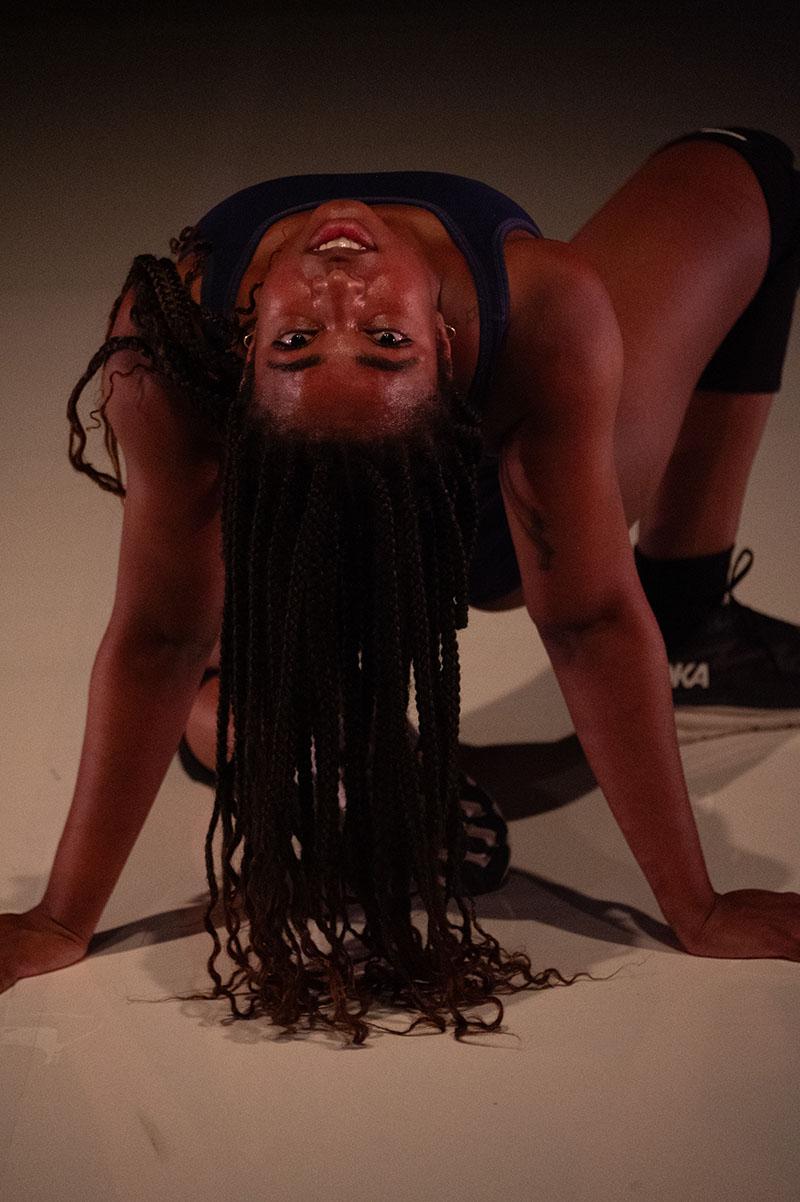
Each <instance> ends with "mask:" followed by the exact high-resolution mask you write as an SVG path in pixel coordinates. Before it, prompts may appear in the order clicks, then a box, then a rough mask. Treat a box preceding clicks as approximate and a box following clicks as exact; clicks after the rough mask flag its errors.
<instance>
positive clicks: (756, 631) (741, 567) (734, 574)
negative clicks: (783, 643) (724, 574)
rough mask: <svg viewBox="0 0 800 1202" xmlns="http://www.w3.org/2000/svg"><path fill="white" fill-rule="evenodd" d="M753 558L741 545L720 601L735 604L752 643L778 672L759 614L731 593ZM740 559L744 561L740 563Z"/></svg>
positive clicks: (742, 577) (779, 670) (747, 570)
mask: <svg viewBox="0 0 800 1202" xmlns="http://www.w3.org/2000/svg"><path fill="white" fill-rule="evenodd" d="M754 559H755V556H754V555H753V552H752V551H751V550H750V548H749V547H743V548H742V550H741V551H740V552H739V554H738V555H737V556H736V559H735V560H734V562H733V565H732V566H731V571H730V577H729V579H728V583H727V584H726V585H725V591H724V592H723V594H722V602H723V604H724V603H725V602H726V601H727V604H728V605H733V606H735V608H736V611H737V614H738V616H739V618H740V619H741V621H742V622H743V624H744V627H745V630H746V631H747V634H748V636H749V637H750V638H751V639H752V641H753V642H754V643H758V644H759V646H761V647H763V648H764V650H765V651H766V652H767V655H768V656H769V658H770V659H771V661H772V664H773V666H774V667H775V669H776V671H777V672H778V673H780V672H781V671H782V668H781V665H780V663H779V661H778V657H777V655H776V654H775V651H774V648H773V646H772V642H771V640H769V639H768V638H766V637H765V635H764V630H763V624H762V623H760V622H759V620H758V619H759V614H758V613H757V611H756V610H754V609H752V608H751V607H750V606H749V605H742V603H741V601H737V600H736V598H735V597H734V595H733V590H734V589H735V588H736V585H737V584H739V583H740V582H741V581H742V580H744V578H745V576H746V575H747V573H748V572H749V571H750V569H751V567H752V566H753V560H754ZM742 560H744V561H745V562H744V563H742Z"/></svg>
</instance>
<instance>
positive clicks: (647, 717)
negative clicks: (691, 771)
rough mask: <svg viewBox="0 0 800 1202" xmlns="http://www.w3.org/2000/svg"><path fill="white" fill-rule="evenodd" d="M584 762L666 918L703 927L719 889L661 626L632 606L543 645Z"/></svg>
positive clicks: (636, 604)
mask: <svg viewBox="0 0 800 1202" xmlns="http://www.w3.org/2000/svg"><path fill="white" fill-rule="evenodd" d="M545 646H546V649H547V651H548V654H549V655H550V659H551V662H552V664H553V669H554V671H555V673H556V676H557V678H558V681H559V684H560V686H561V690H562V692H563V694H564V699H565V701H566V703H567V706H568V708H569V711H570V714H571V715H572V719H573V721H574V723H575V730H576V732H577V734H578V737H579V739H580V741H581V745H582V747H583V750H584V752H585V754H586V758H587V760H588V761H589V764H590V766H591V768H592V771H593V772H594V775H595V777H596V779H597V782H598V784H599V785H600V788H601V789H602V791H603V794H604V796H605V798H606V801H607V802H608V804H609V806H610V808H611V811H612V813H613V814H614V817H615V818H616V820H617V822H618V823H619V826H620V828H621V830H622V833H623V835H624V836H625V839H626V840H627V843H628V846H629V847H630V849H631V851H632V852H633V854H634V856H635V858H636V860H637V862H638V864H639V866H640V868H641V869H642V872H643V873H644V875H645V877H646V878H647V881H648V883H649V884H650V887H651V889H652V890H653V893H654V894H655V896H656V899H657V901H658V904H659V906H660V907H661V910H662V912H663V914H664V917H665V918H666V920H667V922H669V923H670V925H671V926H672V927H673V928H675V929H676V930H677V931H678V932H679V931H680V929H681V927H684V928H687V927H691V926H692V925H693V924H694V923H695V922H698V921H702V919H703V917H704V916H705V914H707V913H708V911H709V910H710V909H711V907H712V905H713V901H714V891H713V889H712V886H711V882H710V880H709V877H708V872H707V870H706V866H705V861H704V859H703V852H702V848H701V846H700V839H699V835H698V832H697V826H696V824H695V820H694V815H693V813H692V808H691V803H690V801H689V796H688V792H687V788H686V781H685V778H684V773H683V766H682V763H681V758H680V753H679V749H678V740H677V735H676V732H675V718H674V712H673V707H672V693H671V688H670V681H669V672H668V667H667V659H666V653H665V651H664V646H663V642H662V640H661V637H660V634H659V630H658V626H657V624H656V622H655V619H654V618H653V616H652V614H651V613H650V611H649V609H648V608H647V606H646V604H644V603H640V602H639V601H638V599H634V600H631V601H630V603H628V604H627V605H626V606H624V607H623V608H622V609H620V610H618V611H617V612H616V613H615V614H614V616H613V617H610V618H609V620H608V621H605V622H602V623H596V624H594V625H592V626H590V627H588V628H587V629H586V630H583V631H581V632H579V633H573V634H571V635H570V634H568V633H565V634H564V635H563V636H561V637H557V638H556V637H550V638H548V639H547V640H545Z"/></svg>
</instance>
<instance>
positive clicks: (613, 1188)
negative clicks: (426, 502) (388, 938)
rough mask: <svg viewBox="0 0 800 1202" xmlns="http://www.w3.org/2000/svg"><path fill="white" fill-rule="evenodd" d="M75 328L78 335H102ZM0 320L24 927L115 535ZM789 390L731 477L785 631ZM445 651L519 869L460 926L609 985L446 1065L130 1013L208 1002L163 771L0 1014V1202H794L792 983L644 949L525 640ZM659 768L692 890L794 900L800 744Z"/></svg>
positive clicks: (9, 732) (193, 877) (27, 330)
mask: <svg viewBox="0 0 800 1202" xmlns="http://www.w3.org/2000/svg"><path fill="white" fill-rule="evenodd" d="M66 299H67V298H66V297H65V296H63V295H62V296H57V297H56V298H55V299H54V300H52V301H51V303H52V304H53V306H54V312H53V313H52V314H49V313H48V312H45V314H44V318H45V320H47V319H48V318H50V317H52V318H53V319H55V316H56V313H55V309H58V310H59V311H61V312H62V313H63V312H64V311H66V309H67V305H66ZM72 300H73V303H74V308H75V310H78V311H80V312H81V313H82V314H83V315H84V320H88V318H87V317H86V316H85V315H87V314H88V315H89V316H90V317H91V315H92V313H93V311H94V307H95V306H99V307H102V306H101V305H100V300H99V298H96V297H94V296H93V295H89V294H87V295H84V296H80V295H77V294H76V295H74V296H73V297H72ZM11 301H12V303H11V304H9V306H8V309H7V311H8V312H9V313H14V314H15V315H16V317H15V322H14V323H11V325H10V328H9V331H8V332H9V336H10V338H11V341H12V342H13V344H14V345H15V346H16V347H17V348H19V351H20V354H21V356H22V358H24V360H25V361H26V363H28V364H29V366H28V367H26V372H25V375H24V378H21V379H20V382H19V389H20V392H19V395H18V396H14V395H13V393H12V396H11V398H10V404H9V407H8V409H7V412H8V413H18V414H19V415H20V416H19V419H18V420H13V421H7V422H6V429H5V442H4V447H3V451H4V457H5V470H4V472H3V481H2V507H3V513H4V517H5V520H4V525H3V541H4V543H5V546H4V559H3V562H4V565H5V567H6V581H7V584H8V585H9V587H7V588H6V589H5V590H4V594H3V602H2V606H3V609H2V620H3V628H4V629H5V630H6V631H7V634H8V637H7V639H6V640H5V643H4V645H3V648H2V667H3V671H2V689H3V693H4V705H3V714H4V739H3V782H4V795H3V807H2V808H3V840H2V852H1V853H0V874H1V875H0V909H3V910H21V909H25V908H27V907H28V906H30V905H32V904H34V902H35V901H37V900H38V898H39V896H40V895H41V890H42V889H43V886H44V883H45V880H46V876H47V873H48V870H49V866H50V863H51V859H52V855H53V851H54V849H55V845H56V842H57V839H58V836H59V833H60V830H61V826H62V823H63V821H64V817H65V815H66V811H67V808H68V805H69V801H70V798H71V790H72V785H73V781H74V774H75V770H76V767H77V762H78V755H79V751H80V741H81V736H82V727H83V720H84V705H85V699H86V690H87V685H88V677H89V671H90V668H91V664H92V661H93V657H94V653H95V650H96V646H97V641H98V638H99V635H100V633H101V631H102V629H103V626H104V623H105V620H106V617H107V614H108V612H109V605H110V601H111V596H112V590H113V584H114V573H115V557H116V545H117V544H116V539H117V536H118V531H119V521H120V507H119V505H118V503H117V502H116V501H115V500H113V499H112V498H110V497H108V496H106V495H104V494H101V493H100V492H99V490H95V489H94V488H93V486H91V485H90V484H89V483H88V482H86V481H84V480H83V479H82V478H80V477H78V476H77V475H76V474H75V473H73V472H72V470H71V469H70V467H69V465H68V464H67V462H66V456H65V455H64V454H63V453H62V448H63V447H64V445H65V423H64V421H63V416H62V414H63V409H62V407H61V405H55V404H54V405H52V406H49V407H47V406H40V407H38V408H35V409H34V410H33V411H32V412H31V410H29V409H26V408H25V406H24V404H23V402H24V393H25V391H26V390H30V389H32V388H33V389H39V390H41V392H42V394H44V395H51V396H54V395H59V394H63V392H64V367H63V357H62V356H61V355H60V354H59V353H58V352H59V348H58V347H56V348H55V351H54V353H53V354H51V355H50V356H48V357H47V358H46V359H42V358H41V357H38V358H37V356H36V353H35V351H36V328H37V324H38V321H39V320H41V318H42V313H41V299H39V300H38V302H37V304H38V317H37V319H36V320H34V315H33V313H32V312H31V303H32V298H26V297H25V296H24V295H22V294H17V295H15V296H14V297H12V298H11ZM105 302H106V298H105V297H104V298H103V299H102V305H105ZM67 342H68V339H67V338H66V335H65V346H66V345H67ZM28 352H30V359H29V358H28ZM68 374H69V373H68ZM75 374H76V373H74V372H73V373H72V375H70V381H71V379H72V376H74V375H75ZM789 390H793V391H794V394H795V398H797V396H798V392H797V389H796V385H794V384H793V383H790V384H789V385H787V390H786V391H785V393H784V395H783V396H782V397H781V401H780V404H779V406H778V409H777V412H776V417H775V422H774V423H773V424H772V425H771V426H770V428H769V429H768V432H767V435H766V437H765V441H764V444H763V446H762V450H761V452H760V455H759V458H758V460H757V463H756V467H755V469H754V473H753V479H752V486H751V491H750V494H749V497H748V502H747V509H746V512H745V516H744V520H743V524H742V530H741V539H740V542H741V543H745V544H749V545H752V546H753V547H754V548H755V550H756V552H757V559H756V564H755V566H754V568H753V571H752V574H751V576H750V577H749V579H748V581H747V582H746V583H745V584H743V585H742V586H740V591H739V595H740V598H741V599H743V600H745V601H749V602H751V603H752V604H755V605H757V606H761V607H762V608H764V609H768V610H771V611H772V612H775V613H780V614H781V615H782V616H784V617H786V618H789V619H792V620H794V621H798V622H800V597H799V595H798V587H797V585H798V563H797V551H796V539H797V528H798V527H797V502H796V496H795V493H794V483H793V481H794V479H795V475H794V463H795V460H796V455H797V449H798V435H797V432H796V429H795V427H794V426H793V425H792V423H791V422H790V421H789V418H788V413H789V405H790V403H791V401H792V397H791V393H790V391H789ZM461 648H462V658H463V678H464V706H463V720H462V742H463V744H464V752H465V761H466V762H467V763H468V765H469V767H470V768H471V769H472V771H473V772H475V774H476V775H478V776H479V778H480V779H481V780H482V781H483V782H484V783H485V784H486V785H487V787H490V788H491V789H492V790H493V791H494V792H495V794H496V796H497V798H498V800H499V802H500V804H501V805H502V806H504V807H505V808H506V810H507V812H508V814H509V816H510V818H511V819H512V820H511V839H512V844H513V872H512V874H511V877H510V880H509V881H508V883H507V885H506V887H505V888H504V889H503V890H502V891H501V892H499V893H497V894H495V895H493V896H489V897H486V898H483V899H481V900H480V902H479V910H478V912H479V914H480V915H481V916H482V917H483V918H484V919H485V920H486V922H487V924H488V926H489V929H490V930H491V931H492V932H493V933H495V934H496V935H497V936H498V938H499V939H500V941H501V943H502V944H503V946H505V947H507V948H525V949H526V950H527V951H528V953H529V954H530V956H531V958H532V961H533V965H534V968H535V969H542V968H545V967H548V966H550V965H554V966H556V967H558V968H559V969H560V970H561V971H562V972H563V973H564V974H565V975H572V974H573V973H575V972H578V971H585V972H590V973H592V974H593V975H594V976H595V977H605V978H607V979H606V980H599V981H595V982H593V981H588V980H580V981H579V982H577V983H576V984H575V985H573V986H571V987H570V988H568V989H565V988H556V989H552V990H548V991H545V992H541V993H525V994H520V995H516V996H513V997H510V998H506V999H505V1001H506V1018H505V1024H504V1029H503V1034H501V1035H496V1036H493V1037H490V1038H484V1039H483V1040H481V1039H475V1040H474V1041H473V1044H472V1046H465V1045H459V1044H457V1043H456V1042H455V1041H454V1040H453V1039H452V1037H451V1036H450V1035H446V1036H438V1035H420V1036H416V1037H410V1038H405V1039H400V1038H397V1037H394V1036H392V1035H380V1034H379V1035H376V1036H374V1037H372V1038H371V1039H370V1040H369V1043H368V1045H367V1046H365V1047H362V1048H359V1049H355V1048H350V1049H347V1048H342V1047H341V1046H340V1044H339V1043H338V1042H337V1041H336V1040H334V1039H331V1038H329V1037H327V1036H326V1035H325V1034H318V1035H313V1036H306V1037H304V1038H297V1039H294V1040H292V1039H276V1037H275V1036H276V1032H275V1031H274V1029H271V1028H269V1027H268V1026H267V1025H265V1024H263V1023H261V1022H255V1023H252V1024H250V1023H237V1024H233V1025H228V1026H225V1025H222V1024H221V1022H220V1021H219V1020H221V1019H222V1018H223V1017H224V1016H225V1015H226V1014H227V1007H226V1006H225V1005H224V1004H223V1003H215V1004H213V1005H210V1004H206V1003H198V1002H193V1003H180V1002H160V1003H158V1004H148V1002H147V999H156V998H159V997H162V996H163V995H165V994H169V993H172V992H190V991H192V990H193V989H195V988H205V987H206V986H207V983H208V979H207V977H206V972H205V961H206V958H207V956H208V953H209V950H210V948H209V939H208V936H207V934H206V933H205V931H204V930H203V929H202V926H201V922H200V911H201V908H202V903H203V897H204V892H205V887H206V886H205V873H204V867H203V853H202V849H203V840H204V836H205V831H206V826H207V822H208V816H209V807H210V800H211V794H210V792H209V791H208V790H206V789H205V788H203V787H202V786H200V785H197V784H194V783H192V782H191V781H189V780H188V779H187V778H186V777H185V776H184V775H183V773H182V771H181V769H180V767H179V766H178V765H177V763H175V764H173V767H172V768H171V769H170V772H169V774H168V776H167V779H166V780H165V782H164V785H163V788H162V790H161V793H160V795H159V798H158V801H157V802H156V805H155V808H154V811H153V813H152V815H151V818H150V819H149V821H148V823H147V825H146V827H145V830H144V833H143V835H142V837H141V839H140V842H139V843H138V845H137V847H136V849H135V851H134V854H133V856H132V857H131V860H130V861H129V864H128V866H127V867H126V869H125V872H124V874H123V876H122V879H121V881H120V883H119V885H118V887H117V890H116V891H115V893H114V895H113V897H112V899H111V901H110V903H109V905H108V907H107V910H106V913H105V915H104V917H103V920H102V922H101V924H100V930H99V937H98V939H97V945H98V946H97V948H96V950H95V951H94V953H93V954H92V955H91V956H90V957H89V958H88V959H87V960H85V961H84V962H83V963H81V964H80V965H77V966H74V967H73V968H70V969H67V970H65V971H63V972H61V973H55V974H51V975H49V976H45V977H41V978H38V979H32V980H26V981H23V982H21V983H19V984H18V985H17V986H15V987H14V988H13V989H12V990H11V991H9V992H7V993H5V994H4V995H2V997H0V1196H2V1197H3V1198H8V1199H14V1200H15V1202H17V1200H19V1202H38V1200H42V1202H45V1200H47V1202H49V1200H50V1199H54V1198H58V1199H60V1200H61V1202H72V1200H73V1199H74V1200H75V1202H77V1200H78V1199H81V1200H83V1202H86V1200H87V1199H89V1200H91V1202H95V1200H97V1202H101V1200H102V1202H109V1200H111V1199H113V1200H117V1199H119V1200H120V1202H129V1200H132V1199H135V1200H138V1199H149V1198H154V1197H156V1196H158V1197H170V1198H173V1199H186V1200H187V1202H188V1200H189V1199H191V1202H205V1200H206V1199H209V1200H211V1199H214V1198H218V1197H221V1196H223V1194H224V1195H225V1196H239V1197H245V1198H254V1199H262V1198H265V1199H266V1198H269V1199H274V1200H275V1202H283V1200H287V1202H289V1200H292V1202H294V1200H301V1202H313V1200H315V1199H323V1198H325V1199H337V1200H338V1199H342V1200H344V1199H348V1200H353V1202H361V1200H363V1202H375V1200H376V1199H384V1200H386V1202H394V1200H401V1199H403V1200H405V1199H410V1198H414V1199H417V1200H419V1202H428V1200H429V1199H430V1202H442V1200H443V1199H446V1200H447V1202H451V1200H452V1202H455V1199H459V1200H465V1199H466V1200H469V1202H472V1200H473V1199H474V1200H475V1202H486V1200H487V1199H494V1198H501V1197H506V1196H511V1197H513V1196H517V1197H523V1198H528V1197H534V1196H536V1197H541V1198H545V1199H548V1202H561V1200H563V1202H580V1200H582V1199H587V1200H588V1199H593V1200H598V1199H600V1200H602V1202H605V1200H609V1202H610V1200H612V1199H614V1200H615V1199H618V1198H622V1197H628V1196H630V1197H634V1198H644V1199H648V1200H653V1202H656V1200H658V1202H661V1200H662V1199H663V1200H664V1202H667V1200H670V1202H671V1200H672V1199H676V1198H682V1199H701V1198H702V1199H703V1200H704V1202H710V1200H712V1199H714V1200H716V1199H720V1200H723V1199H724V1200H725V1202H740V1200H741V1202H745V1200H746V1202H752V1200H753V1199H764V1200H765V1202H766V1200H769V1202H778V1200H781V1202H782V1200H784V1199H786V1200H787V1202H788V1200H789V1199H796V1197H797V1180H798V1173H799V1172H800V1153H799V1152H798V1140H797V1135H798V1124H797V1102H798V1101H799V1100H800V1096H799V1095H800V1090H798V1084H797V1082H798V1079H800V1074H799V1072H798V1070H800V1051H799V1050H798V1049H800V965H798V964H794V963H789V962H784V961H766V960H762V961H750V962H744V961H738V962H737V961H713V960H702V959H697V958H692V957H690V956H688V955H684V954H681V953H678V952H677V951H675V950H673V948H671V947H670V946H669V944H668V943H665V942H664V941H663V936H664V928H663V923H662V920H661V917H660V914H659V911H658V907H657V906H656V904H655V901H654V898H653V897H652V895H651V893H650V891H649V889H648V887H647V885H646V883H645V881H644V879H643V877H642V876H641V874H640V872H639V870H638V868H637V866H636V864H635V862H634V861H633V859H632V857H631V855H630V853H629V852H628V850H627V848H626V846H625V844H624V842H623V839H622V836H621V835H620V833H619V831H618V829H617V827H616V825H615V823H614V821H613V819H612V817H611V815H610V812H609V810H608V809H607V807H606V805H605V803H604V801H603V799H602V797H601V796H600V794H599V793H598V792H597V790H595V789H593V788H592V787H591V780H590V778H589V777H588V775H587V772H586V769H585V766H584V765H583V764H582V761H581V759H580V756H579V754H578V753H577V751H576V748H575V745H574V740H572V739H571V738H570V737H569V736H570V724H569V720H568V718H567V716H566V713H565V710H564V707H563V703H562V702H561V701H560V698H559V696H558V692H557V689H556V686H555V682H554V679H553V677H552V674H551V672H550V671H549V668H548V666H547V662H546V659H545V656H544V653H543V650H542V647H541V644H540V642H539V640H538V637H537V635H536V632H535V630H534V628H533V627H532V625H531V624H530V622H529V620H528V618H527V615H526V614H525V611H524V610H518V611H514V612H512V613H507V614H497V615H490V614H485V613H477V612H473V613H472V615H471V619H470V625H469V627H468V629H467V630H466V631H464V632H462V635H461ZM684 754H685V763H686V771H687V775H688V780H689V785H690V788H691V792H692V796H693V799H694V801H695V807H696V813H697V819H698V824H699V827H700V832H701V836H702V840H703V845H704V848H705V851H706V855H707V858H708V863H709V867H710V871H711V874H712V879H713V881H714V883H715V885H716V887H717V888H723V889H725V888H737V887H744V886H759V887H766V888H775V889H800V826H798V823H797V820H796V806H797V780H798V775H800V736H798V735H792V734H791V733H788V732H781V733H774V734H751V735H746V736H737V737H733V738H726V739H721V740H716V741H713V742H707V743H698V744H694V745H692V746H687V747H686V748H685V749H684ZM612 974H613V975H612ZM389 1021H391V1020H389ZM395 1025H396V1026H402V1025H403V1023H402V1021H401V1017H400V1016H398V1018H397V1021H396V1023H395ZM330 1055H338V1056H340V1057H341V1056H342V1055H344V1059H343V1060H342V1059H339V1060H336V1061H330V1060H329V1059H328V1057H329V1056H330Z"/></svg>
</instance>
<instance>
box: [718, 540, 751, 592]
mask: <svg viewBox="0 0 800 1202" xmlns="http://www.w3.org/2000/svg"><path fill="white" fill-rule="evenodd" d="M746 556H749V558H748V559H747V561H746V563H745V564H744V565H743V567H741V568H740V567H739V564H740V563H741V562H742V560H743V559H745V557H746ZM754 559H755V556H754V555H753V552H752V551H751V550H750V548H749V547H742V549H741V551H740V552H739V554H738V555H737V556H736V559H735V560H734V562H733V566H732V567H731V574H730V578H729V579H728V583H727V584H726V585H725V591H724V592H723V594H722V598H723V601H724V600H725V598H726V597H727V598H728V600H729V601H735V597H734V596H733V590H734V589H735V588H736V585H737V584H739V583H740V582H741V581H742V580H744V578H745V576H746V575H747V573H748V572H749V571H750V569H751V568H752V566H753V560H754ZM736 604H737V605H739V604H740V602H738V601H736Z"/></svg>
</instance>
